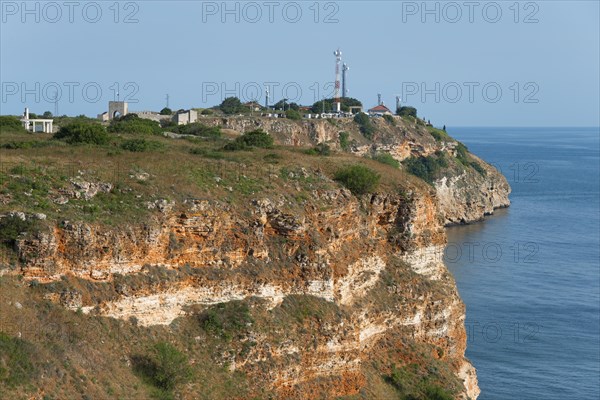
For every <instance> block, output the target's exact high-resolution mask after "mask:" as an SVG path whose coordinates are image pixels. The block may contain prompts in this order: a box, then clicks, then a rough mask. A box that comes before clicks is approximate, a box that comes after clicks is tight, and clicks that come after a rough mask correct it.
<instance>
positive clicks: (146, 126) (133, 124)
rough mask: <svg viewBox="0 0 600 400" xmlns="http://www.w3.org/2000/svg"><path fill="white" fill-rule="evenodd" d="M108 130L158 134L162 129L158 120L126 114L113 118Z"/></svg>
mask: <svg viewBox="0 0 600 400" xmlns="http://www.w3.org/2000/svg"><path fill="white" fill-rule="evenodd" d="M108 131H109V132H114V133H135V134H147V135H160V134H161V133H162V129H161V127H160V124H159V123H158V122H155V121H152V120H149V119H145V118H140V117H138V115H137V114H127V115H124V116H122V117H120V118H116V119H113V120H112V122H111V123H110V125H109V127H108Z"/></svg>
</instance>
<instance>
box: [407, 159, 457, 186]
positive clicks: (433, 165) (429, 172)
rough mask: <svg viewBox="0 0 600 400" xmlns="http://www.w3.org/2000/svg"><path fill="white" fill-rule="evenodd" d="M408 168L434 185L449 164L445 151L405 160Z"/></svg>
mask: <svg viewBox="0 0 600 400" xmlns="http://www.w3.org/2000/svg"><path fill="white" fill-rule="evenodd" d="M403 164H404V166H405V167H406V170H407V171H408V172H410V173H411V174H413V175H415V176H418V177H419V178H421V179H423V180H424V181H425V182H427V183H429V184H430V185H433V182H434V180H435V179H436V178H437V176H438V174H439V172H440V171H441V170H442V169H443V168H446V167H447V166H448V161H447V160H446V156H445V155H444V153H441V152H437V153H436V154H435V155H434V156H428V157H410V158H408V159H406V160H404V161H403Z"/></svg>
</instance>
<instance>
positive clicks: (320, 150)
mask: <svg viewBox="0 0 600 400" xmlns="http://www.w3.org/2000/svg"><path fill="white" fill-rule="evenodd" d="M305 153H306V154H309V155H311V156H328V155H330V154H331V148H330V147H329V146H328V145H326V144H325V143H319V144H318V145H316V146H315V147H313V148H312V149H308V150H306V151H305Z"/></svg>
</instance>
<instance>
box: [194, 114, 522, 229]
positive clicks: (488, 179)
mask: <svg viewBox="0 0 600 400" xmlns="http://www.w3.org/2000/svg"><path fill="white" fill-rule="evenodd" d="M391 118H392V119H390V120H385V119H384V118H374V119H372V123H373V125H374V127H375V133H374V135H373V137H372V138H371V140H369V139H366V138H365V137H364V135H363V134H361V132H360V127H359V126H358V125H357V124H356V123H355V122H354V121H353V120H352V119H326V120H322V119H312V120H306V119H304V120H301V121H290V120H285V119H277V118H261V117H256V118H252V117H228V118H214V117H206V118H204V119H202V123H206V124H208V125H214V126H221V127H223V128H225V129H230V130H232V131H234V132H241V133H243V132H248V131H250V130H253V129H264V130H265V131H267V132H269V133H271V134H272V135H273V136H274V137H275V138H276V140H277V142H278V143H280V144H283V145H286V146H310V145H317V144H319V143H325V144H327V145H329V146H331V147H332V148H335V149H337V150H341V148H340V140H339V137H340V133H341V132H346V133H348V135H349V140H350V142H351V144H350V151H351V152H352V153H353V154H355V155H357V156H368V155H369V154H375V153H389V154H391V155H392V156H393V157H394V158H395V159H396V160H398V161H404V160H406V159H407V158H409V157H428V156H431V155H433V154H435V153H436V152H442V153H448V154H451V155H452V156H453V157H455V156H456V147H457V145H458V142H457V141H455V140H454V139H452V138H451V137H450V136H448V135H447V134H446V133H445V132H443V131H441V130H439V129H435V128H433V127H429V126H427V125H425V124H424V123H423V122H422V121H421V120H419V119H414V118H411V117H404V118H400V117H397V116H393V117H391ZM389 121H393V122H392V123H390V122H389ZM468 157H470V158H472V159H473V161H474V162H475V163H477V164H478V165H480V166H481V169H482V170H483V171H485V172H484V173H483V174H482V173H480V172H478V171H477V170H475V169H473V168H472V167H469V166H466V167H465V166H463V165H460V164H459V163H453V165H450V166H448V167H447V168H445V169H444V170H442V171H440V172H439V174H438V176H437V179H435V181H434V182H433V185H434V187H435V188H436V192H437V200H438V204H439V206H440V209H441V211H442V214H443V218H444V223H445V224H446V225H453V224H465V223H471V222H475V221H479V220H481V219H483V217H484V216H486V215H490V214H493V212H494V210H495V209H497V208H504V207H508V206H509V205H510V200H509V199H508V195H509V194H510V186H509V185H508V182H507V181H506V178H505V177H504V176H503V175H502V174H501V173H500V172H498V171H497V170H496V169H495V168H494V167H493V166H491V165H489V164H487V163H486V162H485V161H483V160H481V159H480V158H478V157H477V156H475V155H473V154H469V155H468ZM456 164H458V165H456Z"/></svg>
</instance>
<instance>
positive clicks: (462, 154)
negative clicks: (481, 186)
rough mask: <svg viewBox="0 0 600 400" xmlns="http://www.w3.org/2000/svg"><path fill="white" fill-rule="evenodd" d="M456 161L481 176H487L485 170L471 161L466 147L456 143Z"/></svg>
mask: <svg viewBox="0 0 600 400" xmlns="http://www.w3.org/2000/svg"><path fill="white" fill-rule="evenodd" d="M456 159H457V160H458V162H459V163H461V164H462V165H463V166H465V167H471V168H473V169H474V170H475V171H477V172H478V173H479V174H480V175H482V176H485V175H486V174H487V172H486V170H485V169H484V168H483V167H482V166H481V165H480V164H479V163H478V162H477V161H475V160H472V159H471V156H470V154H469V149H467V146H465V145H464V144H462V143H460V142H458V145H457V146H456Z"/></svg>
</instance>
